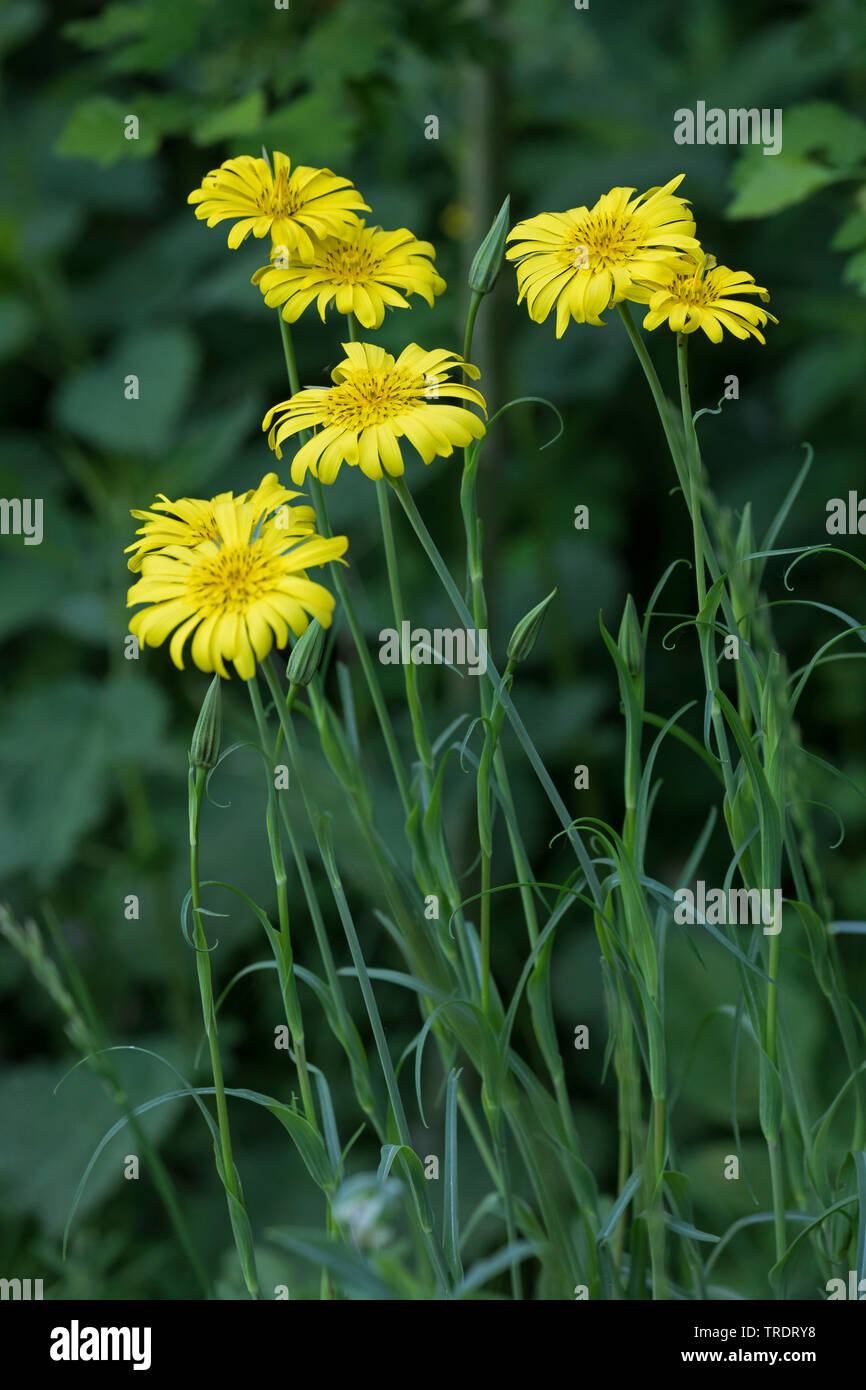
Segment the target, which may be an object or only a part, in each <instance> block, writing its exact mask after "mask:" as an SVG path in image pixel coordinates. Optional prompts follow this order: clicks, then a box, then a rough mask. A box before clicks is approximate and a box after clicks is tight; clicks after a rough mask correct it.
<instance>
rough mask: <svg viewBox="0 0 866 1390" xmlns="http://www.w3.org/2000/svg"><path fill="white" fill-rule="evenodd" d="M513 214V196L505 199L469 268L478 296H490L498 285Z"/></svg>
mask: <svg viewBox="0 0 866 1390" xmlns="http://www.w3.org/2000/svg"><path fill="white" fill-rule="evenodd" d="M510 214H511V195H510V194H509V195H508V197H507V198H506V199H505V202H504V203H503V204H502V207H501V208H500V209H499V211H498V213H497V214H496V217H495V218H494V221H493V225H492V227H491V228H490V231H489V232H488V233H487V235H486V237H485V238H484V240H483V241H482V243H481V245H480V246H479V248H478V250H477V251H476V252H475V259H474V260H473V262H472V265H471V266H470V267H469V288H470V290H474V291H475V293H476V294H489V293H490V291H491V290H492V289H493V286H494V285H495V284H496V279H497V276H498V275H499V272H500V270H501V269H502V262H503V260H504V259H505V238H506V236H507V235H508V219H509V216H510Z"/></svg>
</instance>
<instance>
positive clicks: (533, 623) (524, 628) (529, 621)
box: [506, 589, 556, 665]
mask: <svg viewBox="0 0 866 1390" xmlns="http://www.w3.org/2000/svg"><path fill="white" fill-rule="evenodd" d="M555 593H556V590H555V589H551V591H550V593H549V594H548V595H547V598H544V599H542V600H541V603H537V604H536V605H535V607H534V608H531V609H530V610H529V612H528V613H527V614H526V616H525V617H524V618H521V619H520V622H519V623H518V624H517V626H516V628H515V629H514V631H513V632H512V634H511V640H510V642H509V643H508V647H507V649H506V654H507V656H508V660H509V661H511V662H513V663H514V664H515V665H516V664H517V662H518V661H525V660H526V658H527V657H528V656H529V653H530V652H531V651H532V648H533V647H534V646H535V643H536V640H537V638H538V634H539V632H540V631H541V624H542V623H543V622H544V615H545V613H546V611H547V605H548V604H549V603H550V600H551V599H552V598H553V597H554V595H555Z"/></svg>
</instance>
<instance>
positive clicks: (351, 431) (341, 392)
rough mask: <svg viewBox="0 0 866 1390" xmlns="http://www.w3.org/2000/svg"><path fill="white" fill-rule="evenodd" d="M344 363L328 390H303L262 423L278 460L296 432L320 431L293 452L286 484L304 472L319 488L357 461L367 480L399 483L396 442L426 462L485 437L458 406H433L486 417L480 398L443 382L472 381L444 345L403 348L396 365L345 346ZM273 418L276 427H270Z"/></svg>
mask: <svg viewBox="0 0 866 1390" xmlns="http://www.w3.org/2000/svg"><path fill="white" fill-rule="evenodd" d="M343 351H344V352H345V353H346V357H345V360H344V361H342V362H341V363H340V364H339V366H337V367H335V368H334V370H333V371H332V373H331V379H332V381H333V382H334V385H333V386H331V387H326V386H321V387H310V388H308V389H307V390H304V391H298V392H297V394H296V395H294V396H292V398H291V400H288V401H282V402H281V403H280V404H279V405H275V406H273V408H272V409H271V410H269V411H268V413H267V415H266V416H265V418H264V420H263V421H262V429H265V430H266V429H270V434H269V435H268V443H269V444H270V446H271V448H272V449H273V450H274V452H275V453H276V456H277V458H282V449H281V445H282V443H283V441H284V440H285V439H287V438H289V436H291V435H293V434H298V433H299V432H300V431H301V430H306V429H311V428H312V427H313V426H315V425H321V426H323V428H322V429H320V430H319V431H318V432H317V433H316V434H314V435H313V437H312V439H309V440H308V441H307V443H306V444H302V445H301V448H300V449H299V450H298V452H297V453H296V454H295V457H294V459H293V461H292V482H294V483H301V482H302V481H303V479H304V477H305V475H306V472H307V469H308V468H309V469H310V470H311V472H312V473H313V474H314V476H315V477H317V478H320V479H321V481H322V482H323V483H332V482H333V481H334V479H335V478H336V476H337V474H338V473H339V471H340V465H341V464H342V463H344V462H345V463H349V464H358V465H359V466H360V468H361V471H362V473H366V475H367V477H368V478H376V479H378V478H381V477H382V476H383V471H384V473H387V474H389V475H390V477H392V478H399V477H400V475H401V474H402V473H403V455H402V452H401V447H400V443H399V441H400V440H401V439H404V438H405V439H408V441H409V443H410V444H412V445H413V446H414V448H415V449H417V451H418V453H419V454H420V455H421V457H422V459H423V460H424V462H425V463H430V462H431V460H432V459H433V458H435V457H436V455H437V454H442V455H444V456H445V457H447V456H448V455H449V454H451V453H452V452H453V450H454V446H455V444H456V445H457V446H458V447H461V448H462V447H464V446H465V445H467V444H468V443H469V442H470V440H472V439H478V438H480V437H481V435H482V434H483V433H484V424H483V422H482V421H481V420H480V419H479V418H478V416H477V415H475V414H473V412H472V411H471V410H467V409H466V407H465V406H460V405H452V404H451V403H450V402H449V403H447V404H440V398H441V397H443V396H456V397H458V398H462V399H463V400H467V401H474V402H475V403H476V404H477V405H480V406H481V408H482V410H484V411H485V413H486V407H485V405H484V397H483V396H482V395H481V393H480V392H479V391H476V390H475V388H474V387H473V386H461V385H458V384H457V383H456V382H451V381H449V380H448V375H447V374H448V372H449V371H451V370H452V369H453V368H457V367H462V368H463V369H464V371H465V372H466V373H467V375H468V376H472V377H478V376H480V372H479V371H478V368H477V367H473V366H471V365H470V364H469V363H468V362H467V363H464V362H463V360H462V358H460V357H457V356H456V355H455V354H454V353H452V352H448V351H447V350H446V349H445V348H438V349H437V350H436V351H435V352H426V351H425V350H424V348H420V347H418V345H417V344H416V343H410V344H409V346H408V347H407V348H404V349H403V351H402V352H401V354H400V356H399V357H398V358H397V359H396V360H395V359H394V358H393V357H392V356H391V354H390V353H389V352H385V351H383V349H382V348H380V347H374V346H373V345H372V344H371V343H344V344H343ZM276 415H279V416H280V418H279V420H278V421H277V423H275V424H272V421H273V420H274V417H275V416H276Z"/></svg>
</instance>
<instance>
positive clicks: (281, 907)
mask: <svg viewBox="0 0 866 1390" xmlns="http://www.w3.org/2000/svg"><path fill="white" fill-rule="evenodd" d="M246 687H247V690H248V691H249V694H250V703H251V705H252V707H253V714H254V716H255V720H256V727H257V729H258V731H259V739H260V741H261V745H262V752H263V753H264V754H265V756H266V757H267V750H268V747H269V746H270V742H271V740H270V737H269V731H268V725H267V720H266V719H265V712H264V709H263V708H262V697H261V695H260V694H259V687H258V683H257V681H256V678H255V676H253V678H252V680H248V681H246ZM269 762H270V775H269V777H268V810H267V829H268V847H269V849H270V854H271V868H272V870H273V875H274V883H275V885H276V890H277V911H278V914H279V922H280V938H281V941H280V948H281V951H282V961H281V962H278V964H282V968H283V969H284V970H285V971H286V974H287V980H286V984H287V987H290V988H291V991H292V1002H293V1007H292V1009H291V1010H290V1011H289V1010H287V1013H286V1021H287V1023H288V1025H289V1030H290V1032H291V1035H292V1048H293V1050H294V1053H295V1065H296V1066H297V1069H298V1081H299V1082H300V1086H301V1099H302V1101H303V1105H304V1114H305V1115H306V1117H307V1119H308V1120H309V1122H310V1124H311V1125H312V1126H313V1129H315V1130H317V1131H318V1128H319V1123H318V1120H317V1118H316V1107H315V1104H314V1102H313V1089H312V1086H311V1084H310V1074H309V1070H308V1068H307V1053H306V1048H305V1046H304V1031H303V1020H302V1017H301V1004H300V1000H299V999H298V997H297V990H296V988H295V981H294V967H293V963H292V948H291V934H290V925H289V899H288V889H287V880H286V864H285V859H284V858H283V848H282V845H281V843H280V827H279V818H278V808H277V793H276V787H275V785H274V758H273V757H271V758H270V759H269ZM290 1012H291V1013H292V1014H293V1015H295V1017H289V1013H290Z"/></svg>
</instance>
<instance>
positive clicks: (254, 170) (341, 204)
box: [187, 150, 369, 256]
mask: <svg viewBox="0 0 866 1390" xmlns="http://www.w3.org/2000/svg"><path fill="white" fill-rule="evenodd" d="M187 202H190V203H195V204H196V210H195V215H196V217H200V218H207V224H208V226H209V227H215V226H216V224H217V222H224V221H225V220H226V218H232V219H233V220H234V222H235V225H234V226H233V227H232V229H231V231H230V232H229V246H230V247H231V248H232V250H235V249H236V248H237V247H238V246H240V244H241V242H242V241H243V240H244V239H245V238H246V237H247V236H248V235H249V233H250V232H252V234H253V236H255V237H263V236H267V235H268V233H270V234H271V237H272V239H273V242H274V244H275V245H277V246H285V247H287V248H288V250H289V251H299V252H301V254H302V255H305V256H312V255H313V242H312V240H311V237H326V236H330V235H331V234H332V233H334V232H339V231H340V229H341V228H342V227H344V226H345V224H346V223H347V222H349V221H351V218H352V211H353V209H356V208H366V207H367V204H366V203H365V202H364V200H363V198H362V197H361V195H360V193H359V192H358V190H357V189H356V188H353V187H352V185H351V183H350V182H349V180H348V179H341V178H338V177H337V175H336V174H332V173H331V170H330V169H311V168H308V167H307V166H306V165H304V164H299V165H298V166H297V167H296V169H295V170H294V172H292V165H291V160H290V159H288V158H287V156H286V155H284V154H280V153H279V151H278V150H275V151H274V171H273V173H271V169H270V165H269V164H268V162H267V160H266V159H254V158H253V156H252V155H249V154H244V155H240V156H239V157H238V158H237V159H227V160H225V162H224V163H223V164H221V165H220V167H219V168H218V169H211V171H210V173H209V174H205V176H204V178H203V179H202V183H201V187H200V188H194V189H193V191H192V193H190V195H189V198H188V199H187ZM368 211H369V209H368Z"/></svg>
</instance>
